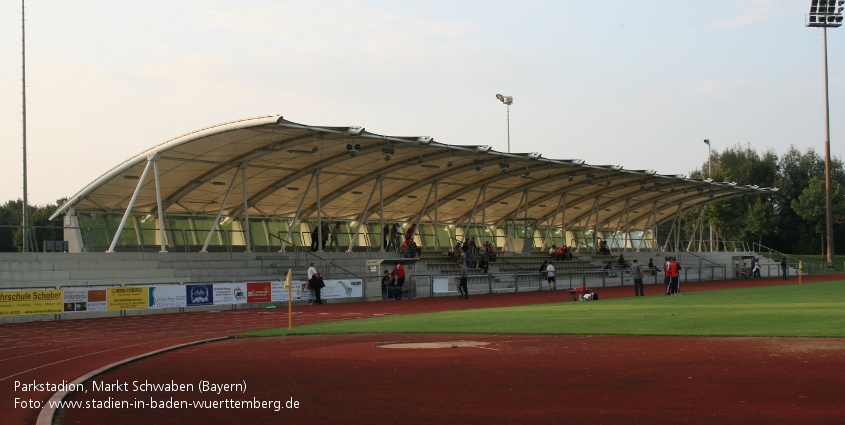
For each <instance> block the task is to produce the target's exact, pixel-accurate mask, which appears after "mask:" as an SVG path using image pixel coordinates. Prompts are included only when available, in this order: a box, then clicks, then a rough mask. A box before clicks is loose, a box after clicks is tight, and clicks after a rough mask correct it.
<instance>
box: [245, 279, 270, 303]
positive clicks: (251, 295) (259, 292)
mask: <svg viewBox="0 0 845 425" xmlns="http://www.w3.org/2000/svg"><path fill="white" fill-rule="evenodd" d="M270 301H273V296H272V284H271V283H270V282H247V284H246V302H248V303H269V302H270Z"/></svg>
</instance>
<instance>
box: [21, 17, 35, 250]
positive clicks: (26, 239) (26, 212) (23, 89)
mask: <svg viewBox="0 0 845 425" xmlns="http://www.w3.org/2000/svg"><path fill="white" fill-rule="evenodd" d="M21 95H22V103H21V118H22V121H23V205H21V209H22V210H23V226H22V227H23V246H22V249H23V252H29V250H30V246H29V199H28V198H29V197H28V195H27V187H26V0H21ZM32 250H33V251H35V250H36V248H35V247H32Z"/></svg>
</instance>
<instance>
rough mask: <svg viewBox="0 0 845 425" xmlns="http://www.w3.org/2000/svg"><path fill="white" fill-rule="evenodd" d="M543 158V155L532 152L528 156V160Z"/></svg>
mask: <svg viewBox="0 0 845 425" xmlns="http://www.w3.org/2000/svg"><path fill="white" fill-rule="evenodd" d="M541 156H543V154H541V153H540V152H531V153H529V154H528V158H530V159H540V157H541Z"/></svg>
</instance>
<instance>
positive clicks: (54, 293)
mask: <svg viewBox="0 0 845 425" xmlns="http://www.w3.org/2000/svg"><path fill="white" fill-rule="evenodd" d="M61 312H62V290H61V289H34V290H29V291H3V292H0V316H25V315H30V314H61Z"/></svg>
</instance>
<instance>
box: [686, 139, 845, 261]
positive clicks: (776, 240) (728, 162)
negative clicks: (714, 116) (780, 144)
mask: <svg viewBox="0 0 845 425" xmlns="http://www.w3.org/2000/svg"><path fill="white" fill-rule="evenodd" d="M706 169H707V163H706V162H705V163H704V164H703V165H702V167H701V169H699V170H695V171H693V172H692V173H690V177H691V178H706V177H707V173H706V172H705V171H704V170H706ZM712 170H713V171H712V173H713V174H712V176H710V178H712V179H713V180H714V181H717V182H731V181H734V182H736V183H737V184H738V185H758V186H760V187H773V188H777V189H778V191H777V192H769V193H765V194H760V195H744V196H741V197H737V198H733V199H729V200H726V201H721V202H716V203H713V204H710V205H708V206H706V207H704V213H703V220H704V223H705V225H710V226H712V227H713V228H714V229H716V232H717V233H718V235H719V239H722V240H736V241H746V242H757V243H760V244H762V245H764V246H766V247H769V248H771V249H774V250H777V251H780V252H785V253H794V254H823V253H824V250H825V243H826V242H825V240H824V238H825V235H826V229H827V224H826V207H825V199H826V197H825V161H824V157H823V156H822V155H820V154H819V153H817V152H816V151H815V150H813V149H812V148H810V149H808V150H807V151H806V152H801V151H799V150H798V149H796V148H795V147H794V146H792V147H790V149H789V150H788V151H787V152H786V153H784V154H783V155H781V156H778V155H777V154H775V153H774V152H773V151H772V150H766V151H764V152H758V151H757V150H756V149H754V148H753V147H751V145H746V146H740V145H737V146H733V147H729V148H727V149H725V150H724V151H722V152H716V153H714V154H713V158H712ZM831 180H832V186H833V212H834V234H833V235H834V238H833V239H834V243H835V242H840V243H838V244H835V246H834V252H842V250H843V249H845V245H844V244H843V243H842V242H843V241H845V238H843V237H845V227H843V226H836V225H837V224H840V225H841V224H842V223H845V193H843V190H842V188H843V185H845V169H843V164H842V161H841V160H840V159H838V158H832V159H831ZM700 213H701V210H700V209H698V210H695V211H691V212H689V213H688V215H687V218H688V220H686V221H687V222H689V223H692V222H693V221H694V220H693V219H692V217H695V218H697V217H698V216H699V214H700ZM692 227H693V225H692V224H688V225H687V226H685V229H684V231H685V232H687V234H689V233H690V232H691V231H692Z"/></svg>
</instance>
